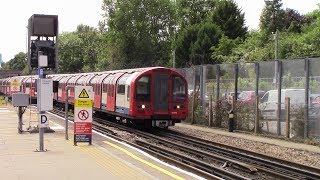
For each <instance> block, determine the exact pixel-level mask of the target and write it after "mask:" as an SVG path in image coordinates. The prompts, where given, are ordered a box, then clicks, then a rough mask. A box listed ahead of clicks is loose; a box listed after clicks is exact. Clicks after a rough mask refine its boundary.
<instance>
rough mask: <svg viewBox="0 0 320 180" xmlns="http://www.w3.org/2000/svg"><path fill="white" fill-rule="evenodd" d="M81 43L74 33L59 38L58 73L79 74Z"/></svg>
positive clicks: (80, 69) (81, 64) (81, 61)
mask: <svg viewBox="0 0 320 180" xmlns="http://www.w3.org/2000/svg"><path fill="white" fill-rule="evenodd" d="M82 57H83V55H82V42H81V39H80V38H79V36H78V34H77V33H76V32H68V33H62V34H61V35H60V37H59V60H60V61H59V72H60V73H65V72H68V73H71V72H81V71H82V68H83V59H82Z"/></svg>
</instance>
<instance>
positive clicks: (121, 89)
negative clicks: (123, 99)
mask: <svg viewBox="0 0 320 180" xmlns="http://www.w3.org/2000/svg"><path fill="white" fill-rule="evenodd" d="M117 93H118V94H124V93H125V86H124V85H123V84H119V85H117Z"/></svg>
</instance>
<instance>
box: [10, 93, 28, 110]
mask: <svg viewBox="0 0 320 180" xmlns="http://www.w3.org/2000/svg"><path fill="white" fill-rule="evenodd" d="M12 105H13V106H14V107H18V106H28V105H29V94H26V93H13V94H12Z"/></svg>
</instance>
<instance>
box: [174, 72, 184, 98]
mask: <svg viewBox="0 0 320 180" xmlns="http://www.w3.org/2000/svg"><path fill="white" fill-rule="evenodd" d="M172 93H173V96H172V100H173V101H175V102H183V101H185V100H186V98H187V95H186V83H185V81H184V80H183V79H182V78H181V77H178V76H175V77H173V86H172Z"/></svg>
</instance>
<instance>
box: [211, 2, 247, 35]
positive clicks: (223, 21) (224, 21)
mask: <svg viewBox="0 0 320 180" xmlns="http://www.w3.org/2000/svg"><path fill="white" fill-rule="evenodd" d="M209 19H210V21H212V22H213V23H215V24H216V25H218V26H219V27H220V29H221V30H222V31H223V32H224V35H226V36H228V38H230V39H236V38H238V37H240V38H242V39H244V38H245V35H246V34H247V27H246V26H245V24H244V22H245V20H244V13H242V12H241V10H240V9H239V8H238V6H237V4H236V3H235V2H234V1H233V0H223V1H218V3H217V4H216V7H215V9H214V10H213V11H212V13H211V14H210V17H209Z"/></svg>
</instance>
